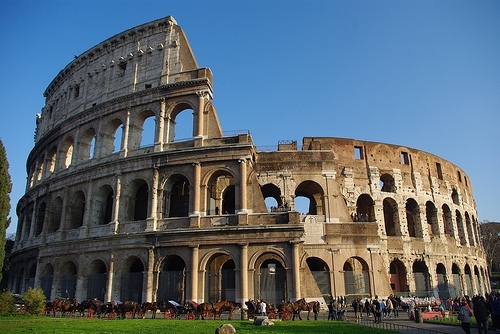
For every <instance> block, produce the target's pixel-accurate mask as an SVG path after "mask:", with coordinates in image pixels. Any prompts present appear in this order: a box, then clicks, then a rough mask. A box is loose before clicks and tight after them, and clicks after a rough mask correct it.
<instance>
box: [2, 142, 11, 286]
mask: <svg viewBox="0 0 500 334" xmlns="http://www.w3.org/2000/svg"><path fill="white" fill-rule="evenodd" d="M11 190H12V183H11V182H10V175H9V162H8V161H7V154H6V152H5V147H4V146H3V142H2V140H1V139H0V268H3V261H4V259H5V242H6V238H5V236H6V233H7V227H9V224H10V218H9V217H8V215H9V212H10V197H9V194H10V192H11ZM1 280H2V272H1V271H0V281H1Z"/></svg>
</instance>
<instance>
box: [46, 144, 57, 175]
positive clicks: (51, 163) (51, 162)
mask: <svg viewBox="0 0 500 334" xmlns="http://www.w3.org/2000/svg"><path fill="white" fill-rule="evenodd" d="M56 164H57V146H52V148H51V149H50V150H49V152H48V154H47V174H48V175H51V174H53V173H54V172H55V171H56V167H57V166H56Z"/></svg>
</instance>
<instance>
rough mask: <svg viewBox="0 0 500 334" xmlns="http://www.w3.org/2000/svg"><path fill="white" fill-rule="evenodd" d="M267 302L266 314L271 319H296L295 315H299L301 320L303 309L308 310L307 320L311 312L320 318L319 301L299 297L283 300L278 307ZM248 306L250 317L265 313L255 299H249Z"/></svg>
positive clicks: (315, 317) (246, 303)
mask: <svg viewBox="0 0 500 334" xmlns="http://www.w3.org/2000/svg"><path fill="white" fill-rule="evenodd" d="M265 303H266V314H265V315H266V316H267V317H268V318H269V319H281V320H283V321H289V320H295V317H298V318H299V320H302V317H301V315H300V313H301V312H302V311H307V320H309V316H310V313H311V312H313V313H314V319H315V320H316V319H317V318H318V313H319V306H320V304H319V302H318V301H311V302H307V301H306V300H305V299H304V298H302V299H299V300H297V301H295V302H290V301H289V302H285V301H283V302H282V303H281V304H280V305H278V307H277V308H275V307H273V306H272V305H270V304H269V303H267V302H265ZM245 305H246V307H247V314H248V318H249V319H252V318H254V317H256V316H259V315H263V314H262V312H261V310H260V307H259V304H258V303H255V302H253V300H249V301H247V302H245Z"/></svg>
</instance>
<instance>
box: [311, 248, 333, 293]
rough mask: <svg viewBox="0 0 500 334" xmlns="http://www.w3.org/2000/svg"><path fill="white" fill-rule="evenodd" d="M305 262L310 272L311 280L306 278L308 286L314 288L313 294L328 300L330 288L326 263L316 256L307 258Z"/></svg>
mask: <svg viewBox="0 0 500 334" xmlns="http://www.w3.org/2000/svg"><path fill="white" fill-rule="evenodd" d="M306 263H307V267H308V268H309V270H310V271H311V274H312V280H310V281H309V280H308V281H309V284H308V286H309V288H312V289H314V290H315V291H314V293H315V295H317V296H320V295H321V296H323V299H324V300H325V301H326V300H329V298H330V295H331V292H332V290H331V287H330V271H329V269H328V266H327V264H326V263H325V262H324V261H323V260H322V259H320V258H316V257H310V258H308V259H307V260H306ZM309 291H311V290H309Z"/></svg>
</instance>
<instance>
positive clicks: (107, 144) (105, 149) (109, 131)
mask: <svg viewBox="0 0 500 334" xmlns="http://www.w3.org/2000/svg"><path fill="white" fill-rule="evenodd" d="M121 127H123V121H122V120H121V119H120V118H114V119H112V120H111V121H110V122H108V124H106V126H105V127H104V131H103V132H102V135H101V137H102V140H101V141H102V142H101V154H100V155H101V156H103V157H105V156H108V155H111V154H113V153H115V152H118V151H120V150H121V149H122V142H123V138H121V135H122V133H121V131H119V129H121ZM118 134H119V135H120V137H119V143H120V145H119V146H118V147H116V141H117V135H118Z"/></svg>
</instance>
